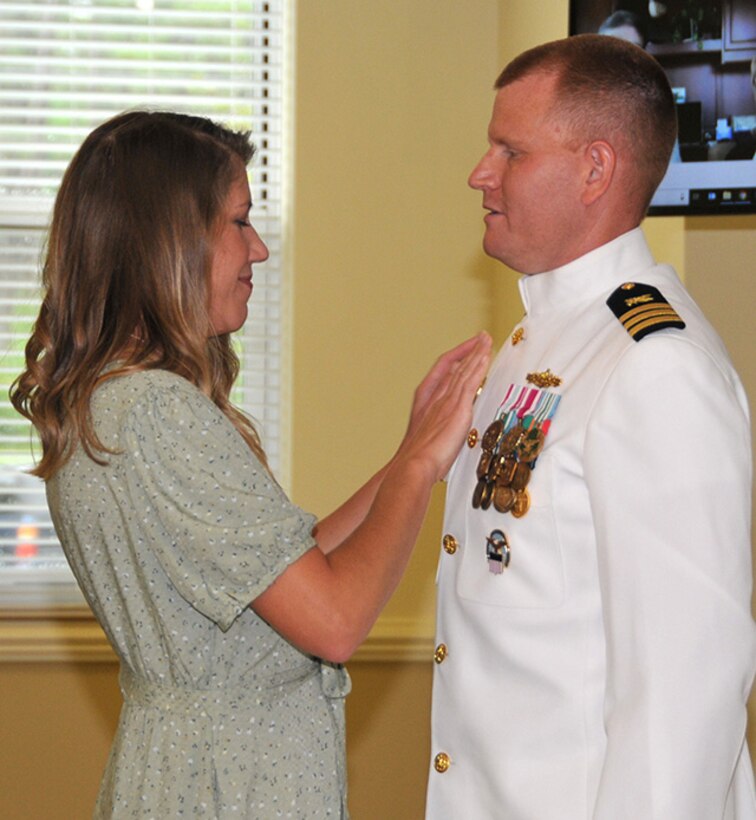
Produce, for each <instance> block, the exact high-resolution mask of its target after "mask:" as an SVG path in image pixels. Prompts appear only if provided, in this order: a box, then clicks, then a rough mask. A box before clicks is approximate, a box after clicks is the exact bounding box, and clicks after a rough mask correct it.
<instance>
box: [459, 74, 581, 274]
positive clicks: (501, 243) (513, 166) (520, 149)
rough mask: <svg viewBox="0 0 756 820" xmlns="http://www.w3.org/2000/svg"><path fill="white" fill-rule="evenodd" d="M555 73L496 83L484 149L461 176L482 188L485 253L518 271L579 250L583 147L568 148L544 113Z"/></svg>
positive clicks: (545, 266)
mask: <svg viewBox="0 0 756 820" xmlns="http://www.w3.org/2000/svg"><path fill="white" fill-rule="evenodd" d="M554 85H555V78H554V77H553V76H552V75H548V74H532V75H529V76H527V77H525V78H523V79H520V80H517V81H516V82H514V83H511V84H510V85H507V86H505V87H504V88H502V89H500V90H499V92H498V93H497V95H496V101H495V103H494V110H493V116H492V117H491V124H490V125H489V128H488V142H489V145H490V148H489V149H488V151H487V152H486V154H485V155H484V156H483V158H482V159H481V160H480V162H479V163H478V164H477V166H476V167H475V169H474V170H473V172H472V173H471V174H470V178H469V180H468V182H469V184H470V186H471V187H472V188H475V189H476V190H478V191H482V192H483V207H484V208H485V209H486V210H487V211H488V212H489V213H488V214H487V215H486V217H485V223H486V231H485V236H484V238H483V247H484V248H485V251H486V253H487V254H488V255H489V256H493V257H494V258H495V259H499V260H500V261H501V262H503V263H504V264H505V265H508V266H509V267H511V268H513V269H514V270H516V271H519V272H521V273H540V272H542V271H545V270H550V269H552V268H555V267H558V266H559V265H563V264H566V263H567V262H569V261H571V260H572V259H575V258H576V257H577V256H580V255H581V254H582V253H583V252H584V250H583V248H582V244H581V242H582V240H583V239H584V237H583V232H584V228H583V226H582V224H581V222H580V218H581V216H582V213H583V209H582V208H581V202H580V196H581V188H582V185H581V180H582V176H583V174H585V173H586V166H585V163H584V162H583V161H582V159H581V157H582V156H583V155H584V146H583V147H579V148H575V147H573V148H569V147H567V145H566V144H565V143H566V141H567V135H566V134H565V130H564V128H563V126H562V125H561V124H560V122H559V121H558V120H557V118H556V117H555V116H553V115H551V116H550V113H549V112H550V109H551V104H552V100H553V98H554Z"/></svg>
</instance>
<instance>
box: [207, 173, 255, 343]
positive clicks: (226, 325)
mask: <svg viewBox="0 0 756 820" xmlns="http://www.w3.org/2000/svg"><path fill="white" fill-rule="evenodd" d="M251 207H252V199H251V196H250V192H249V183H248V182H247V175H246V173H245V172H240V173H239V174H238V175H237V176H236V177H235V179H234V181H233V183H232V184H231V188H230V190H229V192H228V195H227V196H226V201H225V203H224V205H223V208H222V210H221V215H220V222H219V228H218V233H217V235H216V239H215V247H214V251H213V264H212V269H211V271H210V323H211V329H210V333H211V335H213V336H220V335H221V334H223V333H233V332H234V331H235V330H238V329H239V328H240V327H241V326H242V325H243V324H244V322H245V321H246V319H247V302H248V301H249V297H250V296H251V295H252V263H253V262H264V261H265V260H266V259H267V258H268V249H267V247H266V246H265V243H264V242H263V241H262V239H260V237H259V236H258V235H257V231H255V229H254V228H253V227H252V225H251V224H250V222H249V210H250V208H251Z"/></svg>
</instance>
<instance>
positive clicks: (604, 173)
mask: <svg viewBox="0 0 756 820" xmlns="http://www.w3.org/2000/svg"><path fill="white" fill-rule="evenodd" d="M585 160H586V167H587V169H588V173H587V175H586V178H585V184H584V187H583V195H582V199H581V201H582V203H583V205H593V203H594V202H597V201H598V200H599V199H600V198H601V197H602V196H603V195H604V194H605V193H606V191H607V189H608V188H609V186H610V185H611V183H612V180H613V179H614V173H615V171H616V168H617V155H616V153H615V151H614V148H613V147H612V146H611V145H610V144H609V143H608V142H606V141H605V140H596V141H595V142H591V143H589V144H588V145H587V146H586V147H585Z"/></svg>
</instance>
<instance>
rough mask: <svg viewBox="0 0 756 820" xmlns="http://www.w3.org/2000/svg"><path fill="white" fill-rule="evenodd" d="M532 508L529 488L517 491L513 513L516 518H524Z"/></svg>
mask: <svg viewBox="0 0 756 820" xmlns="http://www.w3.org/2000/svg"><path fill="white" fill-rule="evenodd" d="M529 509H530V495H528V491H527V490H520V491H519V492H517V493H515V500H514V506H513V507H512V515H513V516H514V517H515V518H522V517H523V515H525V514H526V513H527V511H528V510H529Z"/></svg>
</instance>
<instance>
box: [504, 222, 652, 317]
mask: <svg viewBox="0 0 756 820" xmlns="http://www.w3.org/2000/svg"><path fill="white" fill-rule="evenodd" d="M654 264H655V263H654V258H653V256H652V254H651V250H650V248H649V247H648V244H647V243H646V238H645V236H644V235H643V231H642V230H641V229H640V228H634V229H633V230H632V231H628V232H627V233H624V234H622V235H621V236H618V237H617V238H616V239H613V240H612V241H611V242H607V243H606V244H605V245H601V246H600V247H598V248H595V249H594V250H592V251H590V252H589V253H587V254H585V255H584V256H581V257H580V258H579V259H574V260H573V261H572V262H568V263H567V264H566V265H562V266H561V267H559V268H555V269H554V270H550V271H544V272H543V273H535V274H531V275H530V276H523V277H521V278H520V280H519V283H518V284H519V287H520V297H521V298H522V304H523V305H524V307H525V312H526V313H527V314H528V315H530V316H536V315H538V314H542V313H549V312H551V311H553V310H563V309H564V308H565V307H567V306H570V305H574V304H578V303H580V302H585V301H590V300H592V299H595V298H596V297H598V296H601V295H602V294H608V293H610V292H611V291H613V290H614V289H615V288H616V287H618V286H619V285H621V284H622V283H623V282H627V281H628V280H634V279H637V278H638V274H639V273H640V272H642V271H643V270H646V269H648V268H649V267H651V266H653V265H654Z"/></svg>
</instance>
